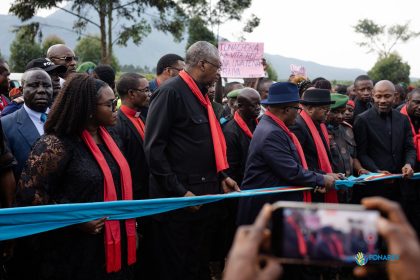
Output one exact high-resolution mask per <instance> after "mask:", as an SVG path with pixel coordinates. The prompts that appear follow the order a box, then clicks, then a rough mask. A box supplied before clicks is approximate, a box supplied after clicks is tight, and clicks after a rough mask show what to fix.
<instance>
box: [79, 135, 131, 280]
mask: <svg viewBox="0 0 420 280" xmlns="http://www.w3.org/2000/svg"><path fill="white" fill-rule="evenodd" d="M99 135H100V137H101V138H102V140H103V141H104V143H105V145H106V146H107V148H108V150H109V151H110V152H111V154H112V156H113V158H114V159H115V161H116V162H117V164H118V166H119V168H120V174H121V189H122V198H123V200H132V199H133V190H132V184H131V174H130V167H129V166H128V163H127V161H126V159H125V158H124V156H123V155H122V153H121V151H120V149H119V148H118V146H117V144H115V142H114V140H113V139H112V138H111V136H110V135H109V134H108V132H107V131H106V129H105V128H103V127H99ZM82 139H83V141H84V142H85V144H86V146H87V147H88V148H89V150H90V151H91V153H92V154H93V157H94V158H95V160H96V162H97V163H98V165H99V167H100V168H101V171H102V173H103V175H104V201H115V200H118V198H117V192H116V190H115V185H114V179H113V178H112V173H111V169H110V168H109V166H108V163H107V162H106V160H105V158H104V155H103V154H102V152H101V150H100V149H99V148H98V145H97V144H96V143H95V140H93V137H92V136H91V135H90V133H89V132H88V131H87V130H83V132H82ZM125 230H126V233H127V252H128V256H127V263H128V264H129V265H131V264H134V263H135V262H136V220H135V219H129V220H125ZM105 259H106V271H107V272H108V273H111V272H117V271H119V270H120V269H121V230H120V221H105Z"/></svg>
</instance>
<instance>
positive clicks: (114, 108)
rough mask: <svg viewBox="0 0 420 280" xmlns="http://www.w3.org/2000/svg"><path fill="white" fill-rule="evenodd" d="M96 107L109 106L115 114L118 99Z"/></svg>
mask: <svg viewBox="0 0 420 280" xmlns="http://www.w3.org/2000/svg"><path fill="white" fill-rule="evenodd" d="M96 105H100V106H107V107H109V108H111V111H112V112H115V111H116V109H117V105H118V98H115V99H113V100H111V103H109V101H108V102H104V103H96Z"/></svg>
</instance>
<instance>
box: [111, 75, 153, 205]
mask: <svg viewBox="0 0 420 280" xmlns="http://www.w3.org/2000/svg"><path fill="white" fill-rule="evenodd" d="M117 91H118V94H119V96H120V97H121V107H120V109H119V110H118V115H117V124H116V125H115V126H113V127H110V130H113V131H115V132H116V134H117V135H118V136H119V137H120V139H121V141H122V144H123V145H122V152H123V153H124V155H125V157H126V159H127V161H128V164H129V165H130V169H131V177H132V180H133V195H134V199H144V198H147V197H148V194H149V190H148V186H149V168H148V166H147V163H146V158H145V155H144V149H143V141H144V127H145V125H144V119H143V117H142V116H141V114H140V108H142V107H147V106H149V99H150V90H149V82H148V81H147V80H146V78H145V77H143V76H142V75H139V74H137V73H124V74H122V75H121V77H120V79H119V80H118V81H117Z"/></svg>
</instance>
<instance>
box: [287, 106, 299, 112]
mask: <svg viewBox="0 0 420 280" xmlns="http://www.w3.org/2000/svg"><path fill="white" fill-rule="evenodd" d="M286 108H293V109H295V110H296V111H297V112H298V114H300V112H302V108H300V107H297V106H296V107H295V106H287V107H286Z"/></svg>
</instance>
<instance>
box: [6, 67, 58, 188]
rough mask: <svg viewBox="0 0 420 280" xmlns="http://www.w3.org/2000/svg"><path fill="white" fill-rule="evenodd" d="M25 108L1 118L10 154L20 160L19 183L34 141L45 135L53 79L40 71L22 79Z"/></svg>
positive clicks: (17, 168) (26, 74)
mask: <svg viewBox="0 0 420 280" xmlns="http://www.w3.org/2000/svg"><path fill="white" fill-rule="evenodd" d="M22 88H23V89H22V90H23V98H24V105H23V106H22V107H21V108H20V109H19V110H17V111H15V112H13V113H12V114H10V115H7V116H5V117H3V118H1V123H2V126H3V131H4V134H5V136H6V139H7V141H8V143H9V147H10V150H11V152H12V154H13V155H14V156H15V158H16V160H17V166H16V167H14V169H13V171H14V173H15V178H16V181H18V180H19V177H20V173H21V172H22V169H23V166H24V164H25V162H26V160H27V159H28V156H29V152H30V151H31V147H32V145H33V144H34V143H35V141H36V140H37V139H38V138H39V137H40V136H41V135H43V134H44V123H45V121H46V120H47V113H48V111H47V110H48V107H49V106H50V104H51V102H52V96H53V88H52V83H51V78H50V76H49V75H48V73H47V72H45V71H44V70H42V69H41V68H32V69H29V70H27V71H26V72H25V73H24V74H23V77H22Z"/></svg>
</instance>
